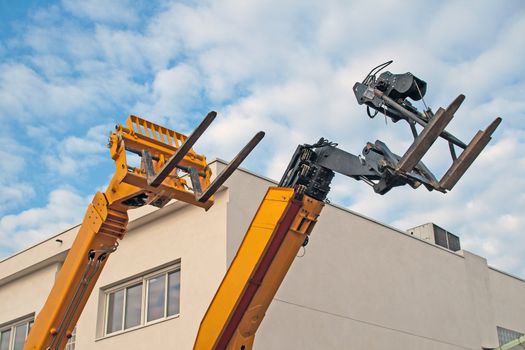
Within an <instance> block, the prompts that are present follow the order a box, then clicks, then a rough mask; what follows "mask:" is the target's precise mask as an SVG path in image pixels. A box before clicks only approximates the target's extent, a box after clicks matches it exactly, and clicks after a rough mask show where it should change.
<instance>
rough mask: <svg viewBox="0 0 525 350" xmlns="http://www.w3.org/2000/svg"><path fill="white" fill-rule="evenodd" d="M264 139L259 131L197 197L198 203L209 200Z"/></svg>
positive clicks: (262, 132)
mask: <svg viewBox="0 0 525 350" xmlns="http://www.w3.org/2000/svg"><path fill="white" fill-rule="evenodd" d="M263 137H264V131H259V132H258V133H257V134H255V136H254V137H253V138H252V139H251V140H250V142H248V143H247V144H246V146H244V148H243V149H242V150H241V151H240V152H239V154H237V155H236V156H235V158H233V160H232V161H231V162H230V163H229V164H228V165H227V166H226V168H224V169H223V171H221V173H220V174H219V175H217V177H216V178H215V180H213V182H212V183H211V184H210V185H209V186H208V188H207V189H206V191H204V193H202V194H201V195H198V196H197V200H198V201H199V202H202V203H204V202H206V201H207V200H208V199H210V197H211V196H213V195H214V194H215V192H217V190H218V189H219V188H220V187H221V186H222V184H223V183H224V182H225V181H226V180H227V179H228V178H229V177H230V175H231V174H232V173H233V172H234V171H235V169H237V168H238V167H239V165H240V164H241V163H242V161H243V160H244V159H245V158H246V157H247V156H248V154H250V152H251V151H252V150H253V149H254V148H255V146H257V144H258V143H259V142H260V141H261V140H262V138H263Z"/></svg>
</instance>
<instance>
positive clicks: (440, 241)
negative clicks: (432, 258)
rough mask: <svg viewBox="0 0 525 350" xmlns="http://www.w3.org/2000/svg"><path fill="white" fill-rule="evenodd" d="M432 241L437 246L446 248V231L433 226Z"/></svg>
mask: <svg viewBox="0 0 525 350" xmlns="http://www.w3.org/2000/svg"><path fill="white" fill-rule="evenodd" d="M434 239H435V241H436V244H437V245H439V246H442V247H443V248H448V244H447V231H445V230H443V229H442V228H441V227H438V226H435V225H434Z"/></svg>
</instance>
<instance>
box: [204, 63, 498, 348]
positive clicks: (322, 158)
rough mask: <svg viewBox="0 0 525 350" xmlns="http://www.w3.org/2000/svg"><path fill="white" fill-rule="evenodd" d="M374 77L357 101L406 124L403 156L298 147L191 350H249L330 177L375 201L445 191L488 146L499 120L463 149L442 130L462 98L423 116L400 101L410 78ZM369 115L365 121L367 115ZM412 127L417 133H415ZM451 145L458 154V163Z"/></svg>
mask: <svg viewBox="0 0 525 350" xmlns="http://www.w3.org/2000/svg"><path fill="white" fill-rule="evenodd" d="M388 64H389V63H388ZM376 68H377V67H376ZM379 68H381V66H379ZM383 68H384V67H383ZM373 73H374V70H372V72H371V73H370V74H369V75H368V76H367V78H366V79H365V80H364V81H363V83H356V85H355V86H354V92H355V94H356V97H357V99H358V102H359V103H365V104H366V105H367V106H368V108H373V109H375V110H376V111H377V112H381V113H384V114H385V115H386V116H388V117H390V118H392V119H393V120H395V121H397V120H400V119H404V120H407V121H408V122H409V124H410V126H411V129H412V131H413V133H414V138H415V140H414V142H413V143H412V145H411V146H410V147H409V149H408V150H407V151H406V152H405V154H404V155H403V156H402V157H399V156H397V155H396V154H394V153H392V152H391V151H390V150H389V149H388V147H387V146H386V145H385V144H384V143H383V142H381V141H379V140H378V141H376V142H375V143H367V145H366V146H365V148H364V150H363V154H362V156H356V155H353V154H351V153H348V152H346V151H344V150H342V149H339V148H338V147H337V144H335V143H331V142H328V141H327V140H325V139H323V138H321V139H320V140H319V141H318V142H317V143H315V144H313V145H308V144H305V145H301V146H298V147H297V150H296V151H295V153H294V155H293V156H292V159H291V161H290V163H289V165H288V168H287V169H286V171H285V173H284V175H283V177H282V179H281V181H280V182H279V185H278V187H270V188H269V189H268V192H267V193H266V195H265V197H264V199H263V201H262V203H261V204H260V206H259V208H258V210H257V212H256V214H255V217H254V218H253V220H252V222H251V224H250V226H249V228H248V230H247V232H246V234H245V236H244V239H243V241H242V243H241V245H240V247H239V249H238V251H237V253H236V256H235V257H234V259H233V261H232V263H231V265H230V267H229V268H228V270H227V272H226V275H225V276H224V278H223V280H222V282H221V284H220V286H219V289H218V290H217V292H216V294H215V296H214V298H213V300H212V302H211V304H210V305H209V307H208V310H207V311H206V314H205V315H204V318H203V319H202V322H201V324H200V328H199V331H198V334H197V338H196V341H195V344H194V349H195V350H209V349H213V350H225V349H228V350H249V349H252V347H253V343H254V339H255V334H256V331H257V329H258V327H259V325H260V324H261V322H262V320H263V318H264V316H265V313H266V310H267V309H268V307H269V306H270V304H271V302H272V299H273V297H274V296H275V293H276V292H277V290H278V288H279V286H280V285H281V283H282V281H283V280H284V277H285V276H286V273H287V271H288V269H289V268H290V266H291V264H292V262H293V260H294V258H295V257H296V255H297V253H298V251H299V249H300V248H301V246H304V245H306V244H307V243H308V236H309V235H310V233H311V232H312V229H313V227H314V225H315V223H316V222H317V217H318V216H319V215H320V213H321V210H322V208H323V206H324V203H325V200H326V196H327V194H328V192H329V191H330V182H331V181H332V178H333V177H334V174H335V172H337V173H340V174H343V175H346V176H349V177H352V178H354V179H356V180H362V181H364V182H366V183H367V184H369V185H371V186H372V187H373V189H374V191H375V192H377V193H379V194H385V193H387V192H388V191H389V190H390V189H392V188H393V187H396V186H402V185H410V186H412V187H414V188H416V187H418V186H420V185H421V184H423V185H425V187H426V188H427V189H428V190H437V191H440V192H446V191H447V190H450V189H452V187H454V185H455V184H456V182H457V181H458V180H459V178H460V177H461V176H462V175H463V174H464V173H465V171H466V170H467V168H468V167H469V166H470V164H472V162H473V161H474V160H475V158H476V157H477V155H479V153H480V152H481V151H482V149H483V148H484V147H485V145H487V143H488V142H489V140H490V137H491V134H492V133H493V132H494V130H495V129H496V127H497V126H498V124H499V123H500V121H501V119H500V118H497V119H496V120H495V121H494V122H493V123H492V124H491V125H490V126H489V127H488V128H487V129H486V130H485V131H479V132H478V134H477V135H476V136H475V137H474V139H473V140H472V141H471V142H470V144H469V145H468V146H467V145H466V144H464V143H463V142H462V141H460V140H459V139H458V138H456V137H455V136H453V135H452V134H451V133H449V132H447V131H445V130H444V129H445V127H446V125H447V124H448V122H450V120H451V119H452V118H453V116H454V113H455V112H456V110H457V109H458V108H459V105H460V104H461V102H462V101H463V99H464V96H463V95H460V96H459V97H458V98H457V99H456V100H454V102H452V104H451V105H450V106H449V107H448V108H446V109H442V108H440V109H439V110H438V112H437V113H436V114H435V115H434V114H433V113H431V111H430V109H428V110H427V111H425V113H424V114H423V113H419V112H418V111H417V109H416V108H415V107H413V106H412V105H411V104H410V102H409V101H408V100H407V98H409V97H410V98H416V99H418V97H421V98H422V95H423V94H424V91H425V90H426V83H425V82H423V81H422V80H420V79H418V78H416V77H414V76H413V75H412V74H410V73H406V74H405V75H397V76H396V75H393V74H391V73H388V72H387V73H388V74H385V76H380V77H379V79H376V78H375V75H373ZM369 115H370V116H372V115H371V114H370V110H369ZM415 123H418V124H420V125H422V126H424V129H423V131H421V133H419V134H418V133H417V130H416V128H415V125H414V124H415ZM440 136H441V137H442V138H445V139H446V140H447V141H448V142H449V143H450V145H451V146H450V149H451V154H452V157H453V165H452V166H451V168H450V169H449V170H448V172H447V173H446V174H445V176H444V177H443V178H442V179H441V180H440V181H437V180H436V178H435V176H434V175H433V174H432V172H431V171H430V170H429V169H428V168H427V167H426V166H425V165H424V164H423V163H422V162H421V158H422V157H423V156H424V155H425V153H426V152H427V151H428V149H429V148H430V146H431V145H432V144H433V143H434V141H436V139H437V138H438V137H440ZM454 146H459V147H460V148H463V149H464V151H463V152H462V153H461V155H460V156H459V157H456V154H455V150H454Z"/></svg>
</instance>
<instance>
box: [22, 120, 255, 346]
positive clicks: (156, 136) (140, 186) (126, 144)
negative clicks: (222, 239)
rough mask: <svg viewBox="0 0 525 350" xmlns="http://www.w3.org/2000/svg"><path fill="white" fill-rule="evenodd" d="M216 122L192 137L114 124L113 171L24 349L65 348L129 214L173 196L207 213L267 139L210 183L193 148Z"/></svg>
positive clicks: (147, 125) (134, 123) (144, 124)
mask: <svg viewBox="0 0 525 350" xmlns="http://www.w3.org/2000/svg"><path fill="white" fill-rule="evenodd" d="M215 117H216V113H215V112H210V113H209V114H208V115H207V116H206V118H205V119H204V120H203V121H202V123H201V124H200V125H199V126H198V127H197V129H196V130H195V131H194V132H193V133H192V134H191V135H190V136H189V137H188V136H185V135H183V134H180V133H178V132H175V131H173V130H170V129H167V128H164V127H162V126H159V125H157V124H154V123H151V122H148V121H146V120H144V119H141V118H139V117H136V116H133V115H132V116H130V117H129V118H128V120H127V122H126V125H125V126H123V125H118V126H117V127H116V130H115V131H114V132H113V133H112V134H111V136H110V139H109V149H110V153H111V158H112V159H113V160H114V161H115V166H116V170H115V174H114V175H113V178H112V180H111V182H110V183H109V186H108V188H107V190H106V191H105V192H104V193H102V192H98V193H97V194H96V195H95V197H94V198H93V201H92V203H91V204H90V205H89V207H88V209H87V212H86V215H85V217H84V220H83V222H82V224H81V226H80V229H79V232H78V234H77V236H76V238H75V241H74V242H73V245H72V246H71V249H70V250H69V253H68V255H67V257H66V260H65V261H64V264H63V265H62V268H61V269H60V272H59V273H58V276H57V278H56V280H55V284H54V286H53V288H52V290H51V292H50V294H49V296H48V298H47V301H46V303H45V304H44V306H43V308H42V310H41V311H40V313H39V314H38V316H37V317H36V320H35V323H34V324H33V327H32V329H31V332H30V333H29V335H28V338H27V340H26V342H25V345H24V349H25V350H29V349H32V350H33V349H38V350H42V349H51V350H56V349H64V347H65V346H66V343H67V340H68V338H70V337H71V334H72V332H73V329H74V328H75V325H76V323H77V321H78V318H79V317H80V314H81V313H82V310H83V308H84V305H85V304H86V302H87V299H88V298H89V295H90V294H91V291H92V289H93V287H94V285H95V283H96V281H97V279H98V277H99V275H100V273H101V272H102V269H103V268H104V266H105V264H106V262H107V260H108V257H109V255H110V254H111V253H113V252H114V251H115V250H116V249H117V247H118V240H119V239H122V238H123V237H124V235H125V233H126V229H127V224H128V215H127V211H128V210H130V209H133V208H137V207H141V206H143V205H147V204H150V205H154V206H157V207H163V206H164V205H166V204H167V203H168V202H169V201H170V200H172V199H176V200H180V201H183V202H186V203H189V204H191V205H195V206H198V207H201V208H204V209H206V210H207V209H209V208H210V207H211V206H212V205H213V201H214V199H213V194H214V193H215V192H216V191H217V189H218V188H219V187H220V186H221V185H222V184H223V183H224V181H226V179H227V178H228V177H229V176H230V175H231V174H232V172H233V171H234V170H235V169H236V168H237V167H238V166H239V164H240V163H241V162H242V161H243V159H244V158H245V157H246V156H247V155H248V154H249V153H250V152H251V150H252V149H253V148H254V147H255V146H256V145H257V143H258V142H259V141H260V140H261V139H262V137H263V136H264V133H263V132H259V133H258V134H256V135H255V136H254V137H253V138H252V140H251V141H250V142H249V143H248V144H247V145H246V146H245V147H244V148H243V149H242V150H241V152H240V153H239V154H238V155H237V156H236V157H235V158H234V159H233V160H232V162H230V164H229V165H228V166H227V167H226V168H225V169H224V170H223V171H222V172H221V174H219V175H218V176H217V177H216V178H215V180H214V181H213V182H211V181H210V178H211V170H210V168H209V167H208V164H207V162H206V158H205V157H204V156H203V155H201V154H197V153H196V152H195V151H194V150H193V148H192V147H193V145H194V143H195V142H196V141H197V139H198V138H199V137H200V136H201V135H202V133H203V132H204V130H206V128H207V127H208V126H209V125H210V124H211V122H212V121H213V120H214V118H215ZM126 153H135V154H137V155H139V156H140V157H141V166H140V167H132V166H131V165H128V163H127V160H126Z"/></svg>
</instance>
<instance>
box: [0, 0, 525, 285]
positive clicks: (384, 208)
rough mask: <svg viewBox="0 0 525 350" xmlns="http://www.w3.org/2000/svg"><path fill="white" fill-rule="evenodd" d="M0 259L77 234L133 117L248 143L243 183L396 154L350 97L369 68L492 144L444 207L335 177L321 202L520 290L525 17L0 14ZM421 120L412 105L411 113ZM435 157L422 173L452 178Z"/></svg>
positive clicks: (369, 7) (428, 12)
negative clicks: (411, 79)
mask: <svg viewBox="0 0 525 350" xmlns="http://www.w3.org/2000/svg"><path fill="white" fill-rule="evenodd" d="M0 23H1V24H0V28H1V29H0V123H1V125H2V126H1V127H0V159H1V160H2V161H1V162H0V170H1V172H2V175H1V176H0V258H1V257H6V256H8V255H10V254H13V253H14V252H16V251H19V250H21V249H23V248H25V247H28V246H29V245H31V244H34V243H35V242H38V241H39V240H42V239H44V238H46V237H49V236H50V235H53V234H56V233H57V232H59V231H60V230H62V229H64V228H66V227H68V226H70V225H72V224H76V223H78V222H79V221H80V220H81V218H82V216H83V213H84V210H85V208H86V205H87V204H88V202H89V201H90V199H91V197H92V196H93V194H94V193H95V192H96V191H97V190H101V189H104V188H105V185H106V184H107V182H108V181H109V179H110V177H111V175H112V172H113V164H112V162H111V159H110V158H109V156H108V150H107V148H106V147H105V145H106V143H107V135H108V133H109V131H110V130H111V129H112V127H113V126H114V125H115V124H117V123H122V122H124V120H125V118H126V117H127V116H128V115H129V114H131V113H133V114H138V115H141V116H144V117H146V118H147V119H150V120H152V121H156V122H158V123H162V124H164V125H166V126H168V127H171V128H173V129H175V130H178V131H181V132H190V131H191V130H192V129H193V128H194V127H195V126H196V124H197V123H198V122H199V121H200V120H201V118H202V117H203V116H204V115H205V114H206V112H207V111H209V110H216V111H218V112H219V117H218V118H217V121H216V122H215V125H214V126H213V127H212V129H211V130H209V131H208V132H207V133H206V137H205V138H203V140H202V142H199V144H198V146H197V147H196V149H197V151H199V152H200V153H205V154H206V155H207V156H208V158H209V159H213V158H215V157H220V158H223V159H230V158H231V157H232V156H233V155H234V154H235V152H236V150H237V149H239V148H240V147H241V145H242V144H244V143H245V142H246V141H247V140H248V139H249V137H250V136H251V135H252V134H253V133H255V132H256V131H258V130H265V131H266V138H265V139H264V140H263V142H262V144H261V145H260V146H259V147H258V149H257V150H256V151H255V153H254V154H253V155H252V156H250V158H249V159H248V160H247V162H246V163H245V165H244V166H245V167H247V168H248V169H250V170H253V171H255V172H258V173H261V174H263V175H266V176H269V177H272V178H274V179H279V178H280V177H281V174H282V172H283V171H284V169H285V167H286V165H287V163H288V160H289V158H290V157H291V155H292V153H293V150H294V149H295V147H296V145H297V144H299V143H312V142H315V141H316V140H317V139H318V138H319V137H321V136H324V137H326V138H328V139H330V140H333V141H335V142H338V143H339V145H340V147H341V148H343V149H345V150H347V151H349V152H352V153H355V154H359V153H360V152H361V150H362V148H363V146H364V145H365V143H366V142H367V141H372V142H373V141H375V140H376V139H380V140H382V141H383V142H385V143H386V144H387V145H388V146H389V147H390V149H391V150H393V151H394V152H396V153H400V154H402V153H403V152H404V150H405V149H406V148H407V147H408V145H409V144H410V142H411V136H410V132H409V129H408V126H407V125H406V124H403V123H397V124H393V123H391V122H385V119H384V118H382V117H377V118H375V119H370V118H368V117H367V116H366V112H365V109H364V108H363V107H362V106H359V105H357V103H356V102H355V99H354V96H353V93H352V86H353V84H354V83H355V82H356V81H360V80H362V79H363V77H364V76H365V75H366V73H367V72H368V71H369V70H370V69H371V68H372V67H373V66H375V65H377V64H379V63H382V62H384V61H387V60H390V59H393V60H394V63H393V64H392V65H391V66H390V67H389V69H390V70H391V71H392V72H406V71H411V72H412V73H414V74H415V75H417V76H419V77H420V78H422V79H424V80H426V81H427V82H428V89H427V96H426V98H425V99H426V102H427V104H429V105H431V106H432V107H434V110H436V109H437V107H439V106H447V105H448V104H449V103H450V101H452V99H454V98H455V97H456V96H457V95H458V94H459V93H464V94H465V95H466V96H467V99H466V101H465V103H464V104H463V106H462V107H461V109H460V110H459V111H458V113H457V114H456V116H457V117H456V118H455V120H453V121H452V123H451V124H450V126H449V131H451V132H453V133H454V134H456V135H457V136H459V137H460V138H461V139H463V140H464V141H469V140H470V138H471V137H472V136H473V135H474V134H475V132H476V131H477V130H478V129H483V128H485V127H486V125H488V124H489V123H490V121H492V120H493V119H494V118H495V117H496V116H501V117H502V118H503V123H502V125H501V126H500V128H499V129H498V130H497V131H496V133H495V136H494V139H493V141H492V142H491V144H490V145H489V146H488V148H487V149H486V151H485V152H484V153H483V154H482V155H481V157H480V158H479V159H478V161H477V162H476V163H475V164H474V165H473V166H472V167H471V168H470V169H469V172H468V173H467V174H466V175H465V177H464V178H463V179H462V180H461V181H460V182H459V183H458V185H457V186H456V187H455V188H454V190H453V191H452V192H450V193H449V194H447V195H443V194H441V193H429V192H427V191H426V190H425V189H423V188H420V189H418V190H413V189H411V188H409V187H407V188H396V189H394V190H392V191H391V192H390V193H388V194H387V195H385V196H379V195H376V194H374V193H373V191H372V190H371V189H370V188H369V187H368V186H367V185H365V184H364V183H362V182H356V181H354V180H351V179H346V178H342V177H341V176H339V177H338V178H337V180H336V181H335V183H334V185H333V190H332V192H331V194H330V196H329V197H330V199H331V201H332V202H334V203H338V204H340V205H343V206H346V207H348V208H350V209H352V210H355V211H357V212H360V213H362V214H364V215H366V216H369V217H372V218H374V219H377V220H380V221H383V222H385V223H387V224H390V225H393V226H395V227H397V228H399V229H407V228H410V227H412V226H416V225H420V224H423V223H426V222H435V223H437V224H439V225H440V226H442V227H444V228H446V229H448V230H450V231H451V232H454V233H455V234H457V235H459V236H460V237H461V240H462V245H463V247H464V248H465V249H467V250H470V251H472V252H474V253H476V254H479V255H482V256H484V257H487V259H488V261H489V264H490V265H492V266H494V267H496V268H499V269H502V270H504V271H507V272H511V273H513V274H516V275H518V276H521V277H525V259H524V257H525V233H523V230H522V229H521V228H522V227H524V226H525V219H524V218H525V215H524V214H523V213H524V209H525V192H524V190H523V189H524V188H525V152H524V150H525V147H524V146H525V119H524V118H525V100H524V98H523V96H525V68H524V66H523V57H524V55H525V40H524V35H525V3H524V2H523V1H521V0H516V1H511V0H509V1H506V2H505V5H504V6H502V5H501V3H499V2H496V1H424V2H423V1H416V0H412V1H409V0H407V1H389V0H382V1H366V0H365V1H358V0H352V1H345V0H342V1H304V0H301V1H242V0H226V1H217V2H211V1H202V2H192V1H180V2H150V1H142V2H139V1H126V0H118V1H112V2H107V1H100V0H83V1H80V0H63V1H61V2H60V1H46V2H42V1H39V2H37V1H30V0H27V1H13V0H11V1H9V0H0ZM418 107H421V106H419V105H418ZM449 159H450V156H449V155H448V153H447V145H446V144H445V143H441V144H439V143H438V144H436V145H435V147H434V148H433V149H432V152H430V154H429V155H428V156H427V157H425V159H424V160H425V162H426V164H427V166H429V167H430V168H431V169H432V170H433V171H434V172H435V173H436V174H437V175H438V176H440V175H442V174H443V173H444V171H445V170H446V169H447V167H448V166H449V165H450V162H449Z"/></svg>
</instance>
